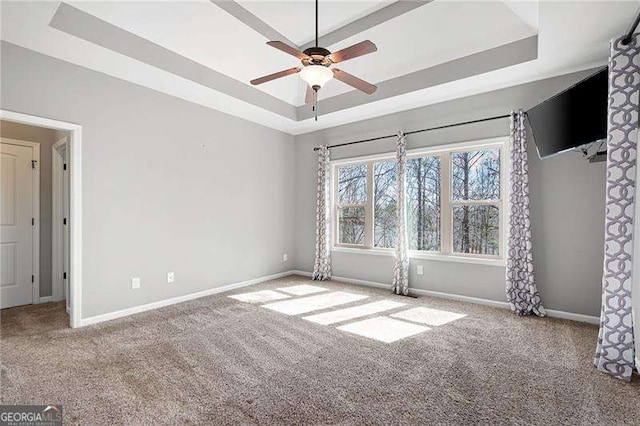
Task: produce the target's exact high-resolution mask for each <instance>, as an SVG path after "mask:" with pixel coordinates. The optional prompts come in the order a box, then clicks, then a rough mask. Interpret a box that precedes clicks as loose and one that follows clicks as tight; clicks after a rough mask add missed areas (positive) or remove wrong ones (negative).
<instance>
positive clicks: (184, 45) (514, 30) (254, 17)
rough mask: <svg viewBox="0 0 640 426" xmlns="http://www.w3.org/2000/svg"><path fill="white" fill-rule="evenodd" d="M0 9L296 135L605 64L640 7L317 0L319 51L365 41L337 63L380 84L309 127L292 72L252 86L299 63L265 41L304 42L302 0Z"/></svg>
mask: <svg viewBox="0 0 640 426" xmlns="http://www.w3.org/2000/svg"><path fill="white" fill-rule="evenodd" d="M1 7H2V34H1V36H2V39H3V40H5V41H8V42H10V43H14V44H17V45H20V46H23V47H26V48H29V49H32V50H35V51H38V52H41V53H44V54H47V55H50V56H53V57H56V58H59V59H62V60H65V61H68V62H72V63H75V64H77V65H80V66H84V67H87V68H91V69H94V70H96V71H99V72H103V73H106V74H109V75H112V76H115V77H118V78H122V79H126V80H129V81H132V82H134V83H136V84H141V85H144V86H147V87H150V88H152V89H154V90H159V91H162V92H165V93H169V94H171V95H173V96H178V97H181V98H184V99H186V100H189V101H191V102H195V103H199V104H202V105H205V106H207V107H211V108H214V109H217V110H221V111H223V112H226V113H229V114H233V115H237V116H240V117H242V118H245V119H248V120H251V121H255V122H258V123H260V124H263V125H266V126H269V127H273V128H276V129H279V130H283V131H286V132H289V133H292V134H299V133H304V132H307V131H313V130H317V129H320V128H324V127H328V126H333V125H338V124H343V123H347V122H351V121H356V120H361V119H366V118H371V117H374V116H377V115H381V114H387V113H391V112H396V111H400V110H403V109H409V108H414V107H418V106H422V105H427V104H429V103H434V102H439V101H442V100H446V99H451V98H454V97H459V96H465V95H471V94H475V93H480V92H482V91H487V90H494V89H497V88H501V87H506V86H509V85H513V84H520V83H523V82H526V81H532V80H535V79H541V78H547V77H550V76H553V75H558V74H562V73H567V72H571V71H576V70H579V69H585V68H589V67H592V66H595V65H599V64H604V63H605V61H606V57H607V43H608V40H609V39H610V38H611V37H613V36H616V35H618V33H621V32H622V31H624V29H625V28H626V26H627V25H628V22H627V21H628V20H629V19H630V16H632V15H633V13H635V11H636V9H637V7H638V3H636V2H633V3H631V2H619V3H616V2H606V3H604V2H603V3H597V2H594V3H591V2H590V3H580V4H577V3H555V2H554V3H546V2H543V3H540V4H538V3H535V2H502V1H487V2H473V1H472V2H447V1H438V0H435V1H423V2H392V1H353V2H336V1H333V2H322V1H321V2H320V35H321V44H323V42H325V43H327V44H325V47H327V48H329V49H330V50H332V51H336V50H339V49H341V48H343V47H346V46H349V45H351V44H354V43H357V42H359V41H362V40H365V39H370V40H372V41H374V42H375V43H376V44H377V46H378V51H377V52H375V53H373V54H371V55H368V56H365V57H362V58H357V59H353V60H351V61H348V62H345V63H344V64H341V66H340V68H341V69H344V70H345V71H347V72H350V73H353V74H355V75H357V76H359V77H361V78H363V79H365V80H368V81H370V82H372V83H374V84H377V85H378V86H379V90H378V91H377V92H376V94H375V95H373V96H367V95H364V94H361V93H359V92H357V91H354V90H352V89H351V88H350V87H349V86H346V85H344V84H342V83H341V82H339V81H336V80H333V81H330V82H329V83H328V84H327V85H326V86H325V87H324V88H323V89H322V90H321V91H320V102H319V110H320V113H321V116H320V118H319V121H318V122H314V121H313V120H312V115H311V111H310V108H309V107H308V106H306V105H304V104H303V103H304V102H303V101H304V99H303V94H304V84H303V82H302V81H301V80H300V78H298V77H297V76H295V75H293V76H289V77H286V78H283V79H281V80H276V81H273V82H270V83H267V84H264V85H261V86H257V87H254V86H251V85H250V84H249V80H251V79H253V78H256V77H259V76H262V75H265V74H269V73H272V72H275V71H279V70H283V69H286V68H290V67H293V66H296V65H298V63H297V60H296V59H295V58H293V57H291V56H288V55H286V54H284V53H282V52H280V51H278V50H276V49H273V48H271V47H269V46H267V45H266V44H265V43H266V41H268V40H269V39H274V38H276V37H277V38H278V39H281V40H283V41H286V42H291V43H295V44H296V45H297V46H298V47H301V48H302V47H305V44H306V43H308V42H310V41H311V40H312V39H313V37H314V18H313V12H314V4H313V2H309V1H297V2H282V1H281V2H269V1H240V2H232V1H226V0H225V1H221V2H217V1H208V0H201V1H190V2H69V3H59V2H2V3H1ZM576 13H579V14H580V16H581V19H580V20H576V19H575V14H576ZM604 15H606V16H607V19H602V16H604ZM567 23H571V25H567ZM596 24H597V25H596Z"/></svg>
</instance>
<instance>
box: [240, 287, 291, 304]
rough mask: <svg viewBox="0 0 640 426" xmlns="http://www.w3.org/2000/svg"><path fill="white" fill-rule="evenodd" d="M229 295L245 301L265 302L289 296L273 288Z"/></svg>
mask: <svg viewBox="0 0 640 426" xmlns="http://www.w3.org/2000/svg"><path fill="white" fill-rule="evenodd" d="M229 297H230V298H232V299H236V300H239V301H241V302H246V303H266V302H272V301H274V300H281V299H288V298H289V297H291V296H289V295H287V294H282V293H278V292H277V291H273V290H261V291H253V292H251V293H242V294H234V295H232V296H229Z"/></svg>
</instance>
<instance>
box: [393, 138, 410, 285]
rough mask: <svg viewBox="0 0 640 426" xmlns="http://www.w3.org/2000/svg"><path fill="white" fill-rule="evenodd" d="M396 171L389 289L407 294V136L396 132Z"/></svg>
mask: <svg viewBox="0 0 640 426" xmlns="http://www.w3.org/2000/svg"><path fill="white" fill-rule="evenodd" d="M396 161H397V162H396V172H397V185H398V206H397V209H396V214H397V224H396V229H397V232H398V236H397V242H396V263H395V266H394V267H393V280H392V282H391V291H393V292H394V293H395V294H401V295H404V296H406V295H408V294H409V238H408V236H407V138H406V137H405V135H404V133H402V132H399V133H398V145H397V148H396Z"/></svg>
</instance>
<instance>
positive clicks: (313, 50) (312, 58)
mask: <svg viewBox="0 0 640 426" xmlns="http://www.w3.org/2000/svg"><path fill="white" fill-rule="evenodd" d="M302 53H304V54H305V55H307V56H308V58H305V59H303V60H302V64H303V65H304V66H305V67H306V66H309V65H323V66H325V67H328V66H330V65H331V64H332V62H331V59H329V55H331V52H330V51H329V50H327V49H325V48H324V47H317V46H316V47H309V48H308V49H305V50H304V52H302Z"/></svg>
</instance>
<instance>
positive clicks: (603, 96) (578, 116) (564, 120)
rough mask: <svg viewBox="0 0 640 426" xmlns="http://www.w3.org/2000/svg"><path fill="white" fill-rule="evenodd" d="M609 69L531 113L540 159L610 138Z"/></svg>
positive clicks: (538, 106)
mask: <svg viewBox="0 0 640 426" xmlns="http://www.w3.org/2000/svg"><path fill="white" fill-rule="evenodd" d="M607 74H608V73H607V68H606V67H605V68H603V69H602V70H600V71H598V72H596V73H595V74H592V75H591V76H589V77H587V78H585V79H584V80H582V81H580V82H579V83H577V84H575V85H574V86H572V87H570V88H569V89H567V90H565V91H563V92H561V93H559V94H557V95H555V96H553V97H552V98H550V99H547V100H546V101H544V102H542V103H541V104H539V105H536V106H535V107H533V108H531V109H530V110H529V111H527V118H528V121H529V126H530V127H531V132H532V134H533V140H534V143H535V144H536V147H537V149H538V156H539V157H540V158H545V157H549V156H551V155H554V154H559V153H561V152H564V151H568V150H570V149H573V148H576V147H579V146H582V145H586V144H589V143H592V142H596V141H599V140H601V139H604V138H606V135H607V90H608V81H607V80H608V75H607Z"/></svg>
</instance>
